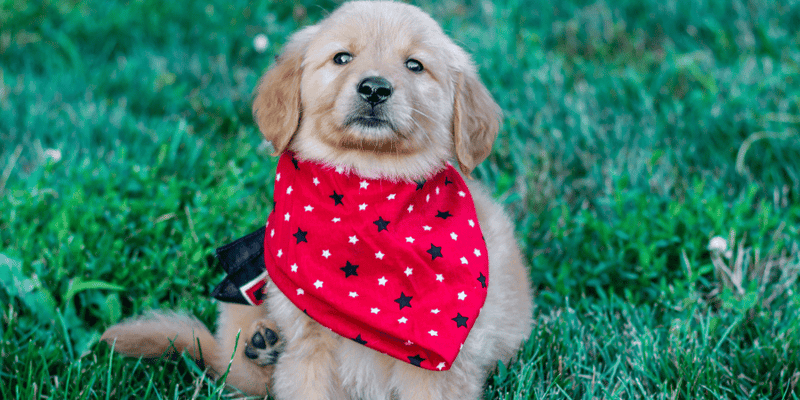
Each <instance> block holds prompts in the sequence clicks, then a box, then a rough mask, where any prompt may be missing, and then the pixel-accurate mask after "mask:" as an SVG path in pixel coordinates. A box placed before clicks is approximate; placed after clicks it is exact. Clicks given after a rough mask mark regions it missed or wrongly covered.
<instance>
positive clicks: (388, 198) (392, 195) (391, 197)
mask: <svg viewBox="0 0 800 400" xmlns="http://www.w3.org/2000/svg"><path fill="white" fill-rule="evenodd" d="M396 196H397V195H396V194H394V193H392V194H390V195H388V196H386V200H394V198H395V197H396Z"/></svg>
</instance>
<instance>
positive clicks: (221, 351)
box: [103, 1, 533, 400]
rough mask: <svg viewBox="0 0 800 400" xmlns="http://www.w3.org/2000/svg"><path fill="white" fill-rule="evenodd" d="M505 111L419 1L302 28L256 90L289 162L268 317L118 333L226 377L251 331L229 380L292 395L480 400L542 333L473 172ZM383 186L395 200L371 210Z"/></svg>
mask: <svg viewBox="0 0 800 400" xmlns="http://www.w3.org/2000/svg"><path fill="white" fill-rule="evenodd" d="M499 113H500V111H499V107H498V106H497V104H496V103H495V102H494V100H493V99H492V97H491V95H490V94H489V92H488V90H487V89H486V88H485V87H484V86H483V84H482V83H481V82H480V80H479V78H478V75H477V73H476V70H475V67H474V65H473V63H472V61H471V59H470V57H469V56H468V55H467V53H466V52H465V51H464V50H462V49H461V48H460V47H458V46H457V45H456V44H454V43H453V41H452V40H451V39H449V38H448V37H447V36H446V35H445V34H444V32H443V31H442V29H441V27H440V26H439V25H438V24H437V23H436V22H435V21H434V20H433V19H432V18H431V17H430V16H429V15H427V14H426V13H424V12H423V11H421V10H420V9H419V8H417V7H414V6H411V5H407V4H403V3H399V2H370V1H354V2H348V3H345V4H343V5H342V6H341V7H339V8H338V9H337V10H336V11H334V12H333V13H331V14H330V15H329V16H328V17H327V18H325V19H324V20H323V21H321V22H319V23H317V24H316V25H313V26H309V27H306V28H304V29H301V30H300V31H298V32H297V33H295V34H294V35H292V36H291V37H290V39H289V40H288V42H287V44H286V45H285V47H284V49H283V52H282V53H281V55H280V56H279V57H278V58H277V60H276V63H275V64H274V65H273V66H272V67H271V68H270V69H269V70H268V71H267V72H266V74H265V75H264V76H263V77H262V79H261V81H260V83H259V85H258V87H257V89H256V95H255V99H254V104H253V115H254V120H255V121H256V123H257V125H258V127H259V129H260V131H261V133H262V134H263V136H264V138H265V139H266V140H267V141H268V142H270V143H271V144H272V147H273V148H274V150H275V155H280V156H281V160H280V161H279V163H278V172H277V174H276V182H275V195H276V199H275V210H273V212H272V214H271V215H270V218H269V219H268V222H267V225H266V233H265V238H266V240H265V242H264V247H265V254H266V256H265V260H266V264H267V271H268V272H269V279H268V280H267V281H266V283H265V287H266V289H265V292H266V300H265V306H259V307H253V306H239V305H232V304H225V303H223V304H221V305H220V316H219V322H218V325H219V327H220V329H219V332H218V333H217V336H216V338H214V337H213V336H211V334H210V333H209V332H208V330H207V329H206V328H205V327H203V326H202V324H200V323H199V322H197V321H196V320H194V319H192V318H191V317H187V316H181V315H175V314H155V316H151V317H149V318H144V319H136V320H133V321H130V322H124V323H122V324H120V325H117V326H114V327H112V328H109V330H108V331H106V332H105V333H104V335H103V340H106V341H107V342H112V341H113V340H114V339H116V344H115V346H116V347H115V349H116V350H117V351H119V352H122V353H124V354H130V355H139V356H155V355H159V354H161V353H163V352H164V351H166V350H169V349H170V346H171V344H170V343H172V346H174V349H175V350H179V351H187V352H189V353H190V354H192V355H193V356H194V357H195V358H198V357H199V356H200V354H199V353H200V351H202V352H203V359H204V360H205V362H206V363H207V364H208V365H209V366H210V367H211V369H212V370H213V371H216V373H217V374H220V373H222V372H224V371H225V367H226V366H227V363H228V360H230V359H231V354H233V348H234V345H236V344H237V342H236V340H235V336H236V333H237V332H239V330H241V334H240V335H239V337H240V341H239V343H238V349H237V352H236V354H234V355H233V360H232V363H231V372H230V373H229V374H228V377H227V382H228V383H229V384H231V385H232V386H235V387H237V388H239V389H240V390H242V391H244V392H246V393H250V394H257V395H263V394H264V393H265V392H266V391H268V392H269V393H270V395H272V396H273V397H275V398H276V399H281V400H283V399H477V398H480V397H481V396H482V390H483V385H484V382H485V380H486V378H487V376H488V374H489V372H490V371H491V370H492V369H493V368H494V367H495V366H496V364H497V362H498V361H503V362H507V361H509V360H511V359H512V358H513V356H514V355H515V354H516V352H517V350H518V348H519V346H520V344H521V343H522V342H523V341H525V340H527V338H528V337H529V335H530V331H531V329H532V312H533V310H532V307H533V301H532V297H533V294H532V289H531V285H530V280H529V272H528V271H527V269H526V267H525V264H524V262H523V258H522V256H521V254H520V251H519V249H518V247H517V245H516V241H515V240H514V237H513V231H514V229H513V224H512V222H511V221H510V219H509V218H508V217H507V216H506V214H505V212H504V211H503V209H502V207H501V206H500V205H498V204H497V203H496V202H494V201H493V200H492V198H491V196H490V195H489V194H488V193H487V192H486V190H485V189H483V188H482V187H481V185H480V184H479V183H478V182H476V181H472V180H469V179H467V180H464V179H462V177H467V178H469V176H470V174H471V172H472V170H473V169H474V168H475V167H476V166H477V165H478V164H479V163H481V162H482V161H483V160H484V159H485V158H486V157H487V156H488V155H489V153H490V151H491V146H492V143H493V142H494V140H495V138H496V136H497V133H498V129H499V121H498V117H499ZM449 161H457V165H458V170H456V169H455V168H454V167H453V166H452V165H451V164H450V163H449ZM304 174H305V175H304ZM300 180H303V181H304V182H305V183H304V184H303V186H300V185H299V182H300ZM292 182H297V184H293V183H292ZM326 185H327V186H326ZM348 185H351V186H352V188H351V189H349V190H352V191H351V192H341V193H340V192H337V190H344V189H340V188H342V187H346V186H347V187H349V186H348ZM319 187H325V188H326V189H325V190H328V191H326V192H325V193H324V194H322V195H320V196H319V197H320V199H317V200H309V199H310V198H311V197H310V196H311V193H312V192H314V191H315V190H316V191H321V190H322V189H318V188H319ZM370 187H371V188H372V189H370ZM331 188H333V189H332V194H329V193H330V191H331ZM373 189H374V190H376V192H377V193H380V195H381V196H384V197H385V200H384V199H383V198H381V199H378V198H377V197H374V198H370V199H373V200H375V201H366V200H365V201H364V202H362V203H359V201H354V200H358V199H359V198H367V197H359V196H367V194H366V193H367V191H368V190H373ZM362 190H363V191H362ZM279 193H280V197H278V195H279ZM284 193H285V194H284ZM387 194H388V195H387ZM406 195H407V196H409V197H403V196H406ZM414 196H416V197H414ZM448 196H449V197H448ZM401 200H402V202H403V203H402V205H403V207H402V209H397V210H395V209H394V208H391V209H390V208H389V207H393V206H391V205H390V203H395V202H398V201H401ZM312 201H317V202H316V203H312ZM306 203H308V204H307V205H304V204H306ZM456 203H458V204H460V205H455V204H456ZM312 204H313V205H312ZM451 206H452V207H458V208H457V209H456V211H454V212H452V213H451V211H450V210H449V209H448V210H445V208H447V207H451ZM293 207H294V208H293ZM298 207H299V208H298ZM347 207H350V208H347ZM436 207H439V209H435V208H436ZM406 210H407V212H406ZM325 213H342V214H330V215H328V214H325ZM415 213H420V214H419V215H418V216H414V215H416V214H415ZM434 213H435V214H434ZM317 214H320V215H322V217H315V218H317V219H316V220H313V219H311V218H312V217H311V215H317ZM331 215H334V216H333V218H330V217H331ZM336 215H343V216H342V217H338V216H336ZM361 215H366V216H368V217H364V218H361V217H360V216H361ZM387 215H392V217H388V216H387ZM407 215H412V216H414V217H413V218H411V219H400V218H408V217H407ZM395 216H396V217H397V219H395ZM384 217H386V218H384ZM423 218H427V219H423ZM362 219H363V221H361V220H362ZM298 221H299V222H298ZM309 221H312V222H309ZM404 221H406V222H404ZM409 221H410V222H409ZM420 221H432V222H430V223H429V222H420ZM417 222H419V223H417ZM331 223H333V224H342V225H335V228H334V229H331V228H330V226H333V225H330V224H331ZM297 224H301V225H303V224H305V225H314V229H316V230H312V229H305V228H304V226H305V225H303V226H299V225H297ZM344 224H349V225H344ZM467 224H468V225H467ZM362 225H363V226H365V227H366V228H363V229H365V230H364V231H363V232H364V233H362V231H360V230H358V229H362V228H361V227H360V226H362ZM295 229H296V231H295ZM366 230H370V231H371V232H370V233H366ZM435 231H441V232H442V233H441V235H443V236H442V238H440V237H439V236H431V235H439V233H436V234H434V232H435ZM309 232H311V233H309ZM366 235H369V236H366ZM309 237H311V238H314V240H313V241H312V240H311V239H309ZM276 238H278V239H276ZM443 241H447V242H446V243H443ZM428 242H430V243H428ZM445 244H447V246H445ZM366 245H369V246H378V247H381V248H382V246H389V247H390V248H391V251H390V250H387V251H386V252H385V253H384V251H383V250H378V251H377V252H376V251H374V248H373V247H363V246H366ZM428 245H430V247H429V248H428V247H427V246H428ZM320 246H321V247H320ZM392 246H394V247H392ZM404 246H405V247H404ZM320 249H322V250H321V251H320ZM343 254H344V255H343ZM373 254H374V257H373ZM337 257H340V258H339V259H338V261H337ZM345 258H347V260H345ZM290 259H291V260H290ZM292 260H295V261H292ZM298 260H299V261H298ZM345 261H346V264H345ZM337 262H338V264H335V267H324V268H323V267H322V265H323V264H324V263H330V264H331V265H333V264H334V263H337ZM444 263H450V264H444ZM298 265H299V266H298ZM437 268H438V269H437ZM306 270H310V271H311V272H307V271H306ZM301 274H305V275H304V276H305V278H302V279H300V278H296V277H297V276H299V275H301ZM315 274H321V275H315ZM317 276H319V278H317ZM386 276H389V278H386ZM323 277H324V278H323ZM426 277H427V278H426ZM375 278H377V279H375ZM423 278H426V279H427V280H426V281H425V282H424V283H420V284H419V285H418V284H417V283H416V281H414V280H415V279H423ZM303 279H306V280H305V281H304V280H303ZM439 284H442V285H443V286H441V287H442V288H446V289H439V286H436V285H439ZM447 285H451V286H447ZM390 288H391V289H390ZM334 289H337V290H338V291H337V290H334ZM384 289H386V292H387V293H388V294H383V292H382V291H383V290H384ZM391 290H394V292H391ZM323 292H326V293H330V295H328V294H325V295H323V294H322V293H323ZM339 292H341V293H339ZM389 292H391V293H389ZM398 292H399V293H398ZM325 296H332V297H330V298H325ZM336 296H339V297H336ZM380 296H388V297H385V298H384V297H380ZM395 297H397V298H395ZM351 300H352V301H351ZM370 302H371V304H367V303H370ZM440 303H441V304H443V305H442V307H441V309H440V307H439V306H438V305H437V306H433V305H432V304H440ZM301 307H302V308H301ZM434 307H435V308H434ZM440 311H441V312H440ZM447 313H449V314H448V315H444V314H447ZM387 324H395V327H394V328H388V329H387V328H386V326H388V325H387ZM436 324H440V325H436ZM439 326H441V328H439ZM440 332H441V333H442V334H439V333H440ZM257 336H261V338H257ZM266 337H269V338H270V340H269V341H267V340H263V339H264V338H266ZM165 339H169V340H165ZM254 339H256V340H254ZM412 339H413V340H412ZM197 342H199V344H200V349H198V348H197V346H196V345H195V343H197ZM404 346H405V347H404Z"/></svg>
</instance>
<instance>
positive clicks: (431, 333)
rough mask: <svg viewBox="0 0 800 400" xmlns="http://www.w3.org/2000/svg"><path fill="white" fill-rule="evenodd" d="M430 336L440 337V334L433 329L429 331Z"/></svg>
mask: <svg viewBox="0 0 800 400" xmlns="http://www.w3.org/2000/svg"><path fill="white" fill-rule="evenodd" d="M428 334H430V335H431V336H439V332H436V331H435V330H433V329H431V330H429V331H428Z"/></svg>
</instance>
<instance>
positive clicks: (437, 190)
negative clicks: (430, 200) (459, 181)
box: [436, 186, 439, 194]
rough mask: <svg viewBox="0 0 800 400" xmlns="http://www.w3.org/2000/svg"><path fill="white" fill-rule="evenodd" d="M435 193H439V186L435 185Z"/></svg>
mask: <svg viewBox="0 0 800 400" xmlns="http://www.w3.org/2000/svg"><path fill="white" fill-rule="evenodd" d="M436 194H439V187H438V186H437V187H436Z"/></svg>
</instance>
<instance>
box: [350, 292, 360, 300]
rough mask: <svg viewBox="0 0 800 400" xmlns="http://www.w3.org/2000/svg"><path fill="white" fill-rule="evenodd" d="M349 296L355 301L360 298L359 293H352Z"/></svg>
mask: <svg viewBox="0 0 800 400" xmlns="http://www.w3.org/2000/svg"><path fill="white" fill-rule="evenodd" d="M349 296H350V297H352V298H354V299H355V298H356V297H358V293H356V292H350V294H349Z"/></svg>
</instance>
